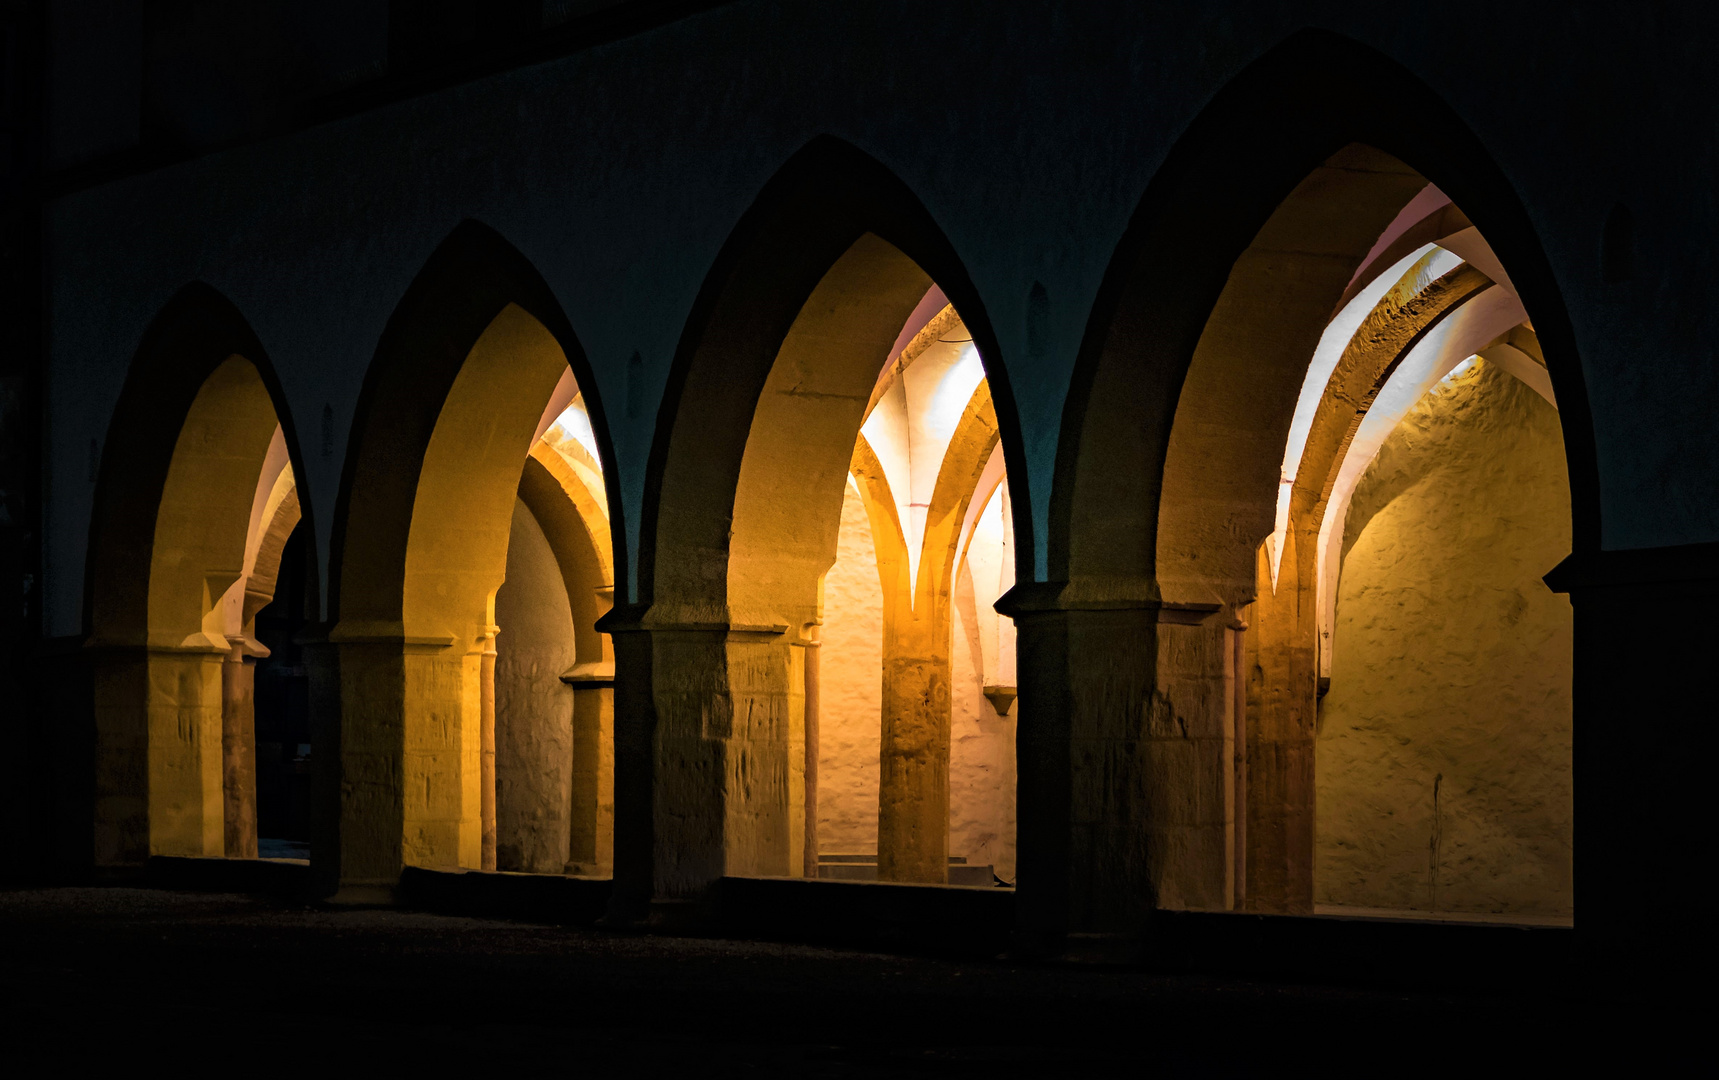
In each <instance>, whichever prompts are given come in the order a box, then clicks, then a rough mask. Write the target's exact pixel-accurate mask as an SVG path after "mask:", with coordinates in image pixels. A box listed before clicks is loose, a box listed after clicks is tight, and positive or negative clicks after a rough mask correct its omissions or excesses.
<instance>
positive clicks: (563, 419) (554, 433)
mask: <svg viewBox="0 0 1719 1080" xmlns="http://www.w3.org/2000/svg"><path fill="white" fill-rule="evenodd" d="M543 438H544V440H545V441H546V442H548V443H549V445H551V446H554V445H556V444H557V443H563V442H566V441H568V440H572V441H573V442H575V443H577V444H578V445H579V446H581V447H583V448H584V450H585V452H586V453H587V454H589V455H591V461H590V464H591V467H592V468H595V469H596V470H597V471H599V472H601V471H602V469H603V458H602V455H600V454H598V453H597V433H596V431H595V430H593V429H592V427H591V414H590V413H588V412H586V411H585V396H584V395H583V394H581V395H578V396H577V397H575V398H574V399H573V401H572V403H571V404H569V405H568V406H567V407H566V408H565V409H563V410H561V414H560V415H559V416H557V417H556V418H555V422H554V423H553V424H550V425H549V430H548V431H545V432H544V433H543Z"/></svg>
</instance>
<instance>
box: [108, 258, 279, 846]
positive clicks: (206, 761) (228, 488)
mask: <svg viewBox="0 0 1719 1080" xmlns="http://www.w3.org/2000/svg"><path fill="white" fill-rule="evenodd" d="M294 464H297V465H299V466H300V467H302V459H301V458H300V457H299V454H298V451H297V440H296V437H295V435H294V432H293V427H292V424H291V420H290V417H289V415H288V413H287V412H286V410H285V408H284V405H283V403H282V396H281V394H280V391H279V387H278V385H277V384H276V382H275V379H274V376H273V372H272V370H271V369H270V367H269V365H268V360H267V357H266V355H265V354H264V352H263V349H262V346H261V344H260V343H259V342H258V341H257V340H256V337H255V335H254V334H252V333H251V331H250V329H249V327H248V326H246V324H245V322H244V319H243V317H242V316H241V315H240V314H239V313H238V311H237V310H236V309H234V308H233V306H232V305H231V304H230V303H228V302H227V301H226V300H225V299H224V298H223V297H221V296H220V295H219V294H217V293H216V292H215V291H214V290H212V289H210V288H208V287H207V286H203V285H200V284H199V285H192V286H188V287H187V288H185V289H184V290H182V291H181V292H180V293H179V294H178V295H177V296H175V297H174V299H173V300H172V301H171V302H170V303H169V304H168V305H167V307H166V308H165V309H163V311H162V313H161V314H160V315H159V316H158V317H157V318H156V320H155V322H154V323H153V324H152V325H151V327H150V329H149V331H148V332H147V333H146V335H145V337H144V341H143V343H142V345H141V346H140V348H139V350H138V354H137V357H136V358H135V359H134V361H133V363H132V368H131V371H130V372H129V373H128V375H127V379H126V384H125V387H124V389H123V390H122V392H121V396H120V403H119V405H118V406H117V408H116V410H115V414H114V419H113V422H112V424H111V426H110V428H109V431H108V438H107V443H106V445H105V447H104V448H103V454H102V464H101V470H100V473H99V477H98V484H97V492H96V507H95V514H94V521H93V523H92V526H91V540H90V549H89V564H88V571H87V578H86V580H87V584H86V587H85V619H86V629H87V640H86V654H87V656H88V658H89V663H90V667H91V671H90V687H91V693H92V695H93V698H92V711H93V717H92V720H93V729H94V733H95V735H94V747H93V751H94V761H93V767H94V783H95V792H96V798H95V807H94V821H93V827H94V836H93V841H94V846H93V858H94V861H95V862H96V863H97V864H98V865H127V864H136V863H140V862H142V861H143V860H144V859H145V858H146V857H148V856H150V855H157V854H159V855H203V856H218V855H240V856H243V855H254V854H255V851H256V837H255V819H254V775H253V774H252V773H251V772H250V770H249V767H248V758H247V757H246V755H245V752H244V749H245V747H246V746H247V745H248V740H249V738H250V732H249V730H248V727H247V725H248V721H249V716H248V713H247V712H246V704H247V703H248V700H249V699H248V693H247V691H246V677H247V676H248V674H249V672H248V669H247V668H246V666H245V663H244V657H245V655H246V652H247V650H246V642H247V641H248V640H249V638H248V633H249V631H248V626H249V620H250V619H251V618H252V617H254V615H255V611H256V608H257V607H259V606H260V605H259V604H257V603H255V599H256V596H260V595H261V594H262V592H263V591H264V590H265V589H267V590H268V591H269V592H270V593H271V594H272V579H273V575H274V573H275V572H276V571H277V570H278V561H279V548H278V545H273V544H269V543H268V541H269V540H270V539H271V537H273V535H274V534H275V533H276V532H278V531H279V530H278V529H275V528H274V527H273V526H274V525H275V524H276V522H275V519H276V518H279V517H280V516H281V514H282V512H283V507H285V508H286V509H285V512H286V513H287V514H288V515H289V516H291V517H292V518H293V520H294V521H296V520H297V518H298V516H299V515H300V514H301V513H302V512H303V509H302V507H301V506H300V504H299V502H298V499H297V497H296V493H292V492H291V480H290V478H291V476H292V475H293V469H292V466H293V465H294ZM283 476H285V477H286V478H287V479H286V480H284V481H283V480H282V479H281V477H283ZM288 503H290V507H289V506H287V504H288ZM287 529H288V531H290V526H288V527H287ZM280 538H281V539H282V540H283V541H284V533H282V534H281V537H280ZM265 547H266V548H267V550H263V549H264V548H265ZM265 579H267V580H265ZM248 594H256V596H251V595H248Z"/></svg>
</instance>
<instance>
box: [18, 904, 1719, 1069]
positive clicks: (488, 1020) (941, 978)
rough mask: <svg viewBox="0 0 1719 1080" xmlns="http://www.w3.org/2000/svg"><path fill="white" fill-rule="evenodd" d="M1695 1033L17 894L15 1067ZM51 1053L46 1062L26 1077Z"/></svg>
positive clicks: (1367, 1047)
mask: <svg viewBox="0 0 1719 1080" xmlns="http://www.w3.org/2000/svg"><path fill="white" fill-rule="evenodd" d="M1704 1013H1705V1010H1703V1017H1702V1018H1701V1019H1700V1020H1699V1024H1700V1025H1705V1023H1706V1020H1705V1016H1704ZM1681 1024H1682V1020H1681V1019H1679V1018H1675V1017H1671V1016H1669V1015H1667V1014H1666V1013H1665V1012H1664V1011H1663V1010H1662V1009H1652V1010H1649V1009H1641V1008H1634V1007H1625V1006H1620V1005H1618V1004H1616V1003H1609V1004H1590V1003H1587V1002H1584V1001H1583V1000H1581V999H1579V998H1566V999H1559V998H1557V997H1555V996H1540V997H1537V998H1535V999H1531V1000H1522V999H1514V1000H1512V999H1500V998H1495V997H1488V996H1486V995H1485V994H1484V993H1477V994H1476V995H1474V996H1467V997H1464V996H1450V995H1413V994H1402V993H1384V992H1369V991H1366V990H1361V989H1353V988H1348V989H1346V988H1338V987H1307V986H1293V985H1283V984H1269V983H1247V982H1239V981H1233V980H1230V981H1220V980H1209V979H1200V978H1193V977H1177V978H1171V977H1164V976H1155V975H1150V974H1145V973H1140V972H1123V971H1106V970H1092V969H1075V968H1067V967H1034V966H1026V965H1014V964H1008V963H1003V962H990V963H961V962H950V961H943V960H934V959H925V958H903V957H894V956H884V955H877V954H870V953H861V952H844V951H836V950H828V949H817V948H809V947H800V946H787V945H771V944H759V943H751V942H734V941H720V940H703V939H685V938H665V937H650V936H642V935H627V934H613V933H604V932H597V931H585V930H569V929H558V928H544V927H538V926H528V925H522V924H516V923H505V922H492V921H483V920H477V919H463V918H449V917H443V916H436V915H423V914H414V913H410V912H399V911H383V910H358V911H353V910H339V911H335V910H327V909H315V908H304V907H292V906H285V905H282V904H279V903H276V902H272V901H268V900H262V899H257V898H251V897H241V896H227V895H196V894H186V893H169V892H158V891H150V890H142V889H122V888H105V889H95V888H87V889H47V890H29V891H16V890H15V891H3V892H0V1040H3V1041H0V1073H4V1074H7V1075H11V1076H24V1075H41V1074H42V1073H41V1072H40V1071H38V1070H40V1069H42V1068H43V1067H51V1066H59V1067H69V1066H75V1065H78V1064H85V1063H89V1062H91V1061H93V1060H96V1059H100V1060H103V1061H109V1062H113V1063H119V1064H129V1065H131V1066H132V1067H134V1068H137V1069H140V1070H141V1069H147V1070H149V1071H152V1072H153V1071H157V1070H161V1069H170V1070H172V1072H174V1073H179V1072H181V1070H182V1069H184V1068H187V1067H188V1068H189V1071H190V1072H192V1073H197V1072H203V1071H219V1072H222V1073H224V1074H227V1075H234V1074H235V1069H236V1068H237V1067H239V1066H236V1065H235V1060H237V1062H239V1063H241V1064H242V1065H243V1067H244V1068H246V1069H249V1068H250V1067H252V1066H254V1067H255V1068H258V1069H263V1070H265V1071H268V1072H274V1071H278V1070H279V1069H282V1068H287V1067H294V1066H298V1065H303V1066H305V1067H309V1068H319V1067H325V1066H339V1065H353V1066H363V1067H376V1066H381V1067H383V1068H393V1067H422V1066H424V1065H431V1066H435V1065H441V1066H451V1065H456V1064H459V1065H465V1064H488V1065H534V1066H539V1067H543V1066H547V1067H549V1068H552V1069H555V1070H556V1071H557V1072H558V1073H564V1074H567V1073H575V1072H578V1071H581V1070H582V1069H584V1068H587V1067H596V1066H602V1067H608V1068H611V1069H614V1070H615V1071H616V1072H617V1073H618V1074H620V1075H628V1076H634V1075H654V1074H657V1073H660V1072H666V1071H670V1070H672V1071H674V1072H681V1071H683V1070H686V1071H696V1072H697V1073H698V1074H701V1075H731V1074H735V1073H741V1074H749V1075H750V1074H757V1075H778V1074H783V1073H789V1072H791V1073H793V1074H794V1075H800V1076H869V1075H899V1074H909V1075H923V1074H948V1075H969V1076H990V1075H1063V1074H1069V1075H1078V1074H1085V1075H1105V1076H1108V1075H1118V1074H1125V1075H1147V1074H1153V1075H1193V1074H1197V1075H1201V1076H1211V1075H1231V1074H1252V1075H1258V1070H1259V1067H1260V1066H1267V1067H1268V1068H1269V1067H1270V1066H1272V1065H1274V1064H1275V1065H1276V1066H1277V1068H1275V1069H1270V1070H1269V1071H1270V1072H1273V1073H1283V1072H1287V1073H1288V1074H1289V1075H1298V1074H1301V1073H1304V1072H1312V1071H1317V1072H1319V1073H1322V1074H1326V1075H1339V1076H1341V1075H1350V1074H1361V1073H1366V1074H1372V1075H1381V1076H1389V1075H1400V1074H1416V1073H1422V1072H1438V1073H1443V1074H1446V1075H1464V1076H1483V1075H1492V1074H1495V1073H1497V1072H1499V1071H1501V1070H1503V1069H1505V1068H1506V1067H1510V1066H1511V1065H1512V1063H1519V1064H1520V1065H1521V1066H1526V1067H1529V1068H1532V1069H1533V1070H1534V1071H1535V1072H1539V1071H1540V1070H1542V1069H1544V1068H1545V1067H1547V1066H1548V1065H1553V1064H1555V1063H1557V1062H1559V1061H1562V1060H1568V1059H1578V1060H1581V1061H1583V1062H1584V1063H1586V1064H1590V1065H1591V1064H1593V1063H1594V1062H1595V1061H1596V1060H1597V1056H1598V1055H1601V1054H1605V1055H1608V1056H1609V1055H1611V1054H1614V1053H1625V1054H1628V1055H1630V1056H1631V1057H1634V1058H1635V1059H1636V1061H1637V1063H1638V1064H1640V1063H1645V1062H1647V1061H1648V1060H1651V1059H1657V1058H1660V1057H1661V1056H1662V1054H1663V1052H1664V1051H1665V1050H1666V1048H1667V1047H1668V1045H1669V1043H1668V1040H1669V1039H1670V1038H1672V1037H1673V1036H1674V1035H1675V1034H1676V1032H1677V1031H1679V1030H1681ZM1697 1030H1698V1029H1697ZM235 1054H236V1055H239V1057H238V1058H237V1059H235V1058H234V1057H233V1055H235ZM32 1060H33V1061H34V1062H35V1063H36V1069H35V1070H32V1071H29V1072H14V1071H12V1070H11V1068H8V1067H7V1064H6V1063H10V1064H12V1065H14V1066H15V1065H17V1064H20V1063H23V1062H26V1061H32ZM622 1069H624V1070H625V1072H624V1073H621V1072H620V1070H622ZM56 1071H58V1070H56ZM1511 1071H1513V1072H1514V1071H1518V1070H1517V1069H1516V1068H1511ZM1524 1075H1526V1073H1524Z"/></svg>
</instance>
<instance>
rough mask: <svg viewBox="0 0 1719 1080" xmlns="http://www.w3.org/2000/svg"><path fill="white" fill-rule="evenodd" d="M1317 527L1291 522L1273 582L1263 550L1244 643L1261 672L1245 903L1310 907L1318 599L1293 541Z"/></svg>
mask: <svg viewBox="0 0 1719 1080" xmlns="http://www.w3.org/2000/svg"><path fill="white" fill-rule="evenodd" d="M1316 539H1317V537H1316V535H1315V534H1309V533H1304V532H1300V531H1298V530H1296V529H1291V530H1289V531H1288V532H1287V533H1286V534H1285V543H1286V545H1287V548H1286V550H1285V552H1284V556H1283V560H1282V562H1281V563H1280V564H1279V568H1278V577H1277V587H1276V589H1275V590H1274V589H1273V588H1272V582H1271V577H1270V573H1269V568H1268V567H1267V566H1266V563H1265V558H1266V556H1265V554H1264V551H1263V549H1261V555H1260V557H1259V558H1260V567H1261V570H1260V584H1259V599H1258V600H1257V601H1255V603H1254V605H1253V619H1252V622H1253V626H1252V627H1251V628H1250V629H1249V630H1248V646H1249V648H1248V652H1249V654H1250V655H1252V656H1253V658H1254V665H1255V667H1256V668H1257V677H1254V678H1252V679H1251V681H1250V683H1249V687H1248V701H1247V732H1246V738H1247V751H1246V753H1247V792H1246V803H1245V805H1246V808H1247V821H1246V826H1245V835H1246V845H1247V847H1246V851H1247V865H1246V870H1245V873H1246V879H1247V897H1246V901H1245V903H1244V905H1243V908H1244V910H1247V911H1261V912H1280V913H1289V914H1298V915H1306V914H1311V913H1312V911H1313V832H1314V802H1313V800H1314V776H1313V759H1314V736H1315V734H1316V721H1317V718H1318V709H1319V700H1318V687H1319V660H1318V652H1317V649H1318V626H1317V622H1316V619H1317V606H1316V602H1315V598H1314V590H1313V589H1312V587H1311V579H1312V573H1313V570H1312V567H1311V560H1310V559H1307V558H1298V557H1297V550H1298V548H1306V547H1311V546H1312V545H1313V543H1314V542H1315V541H1316Z"/></svg>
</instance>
